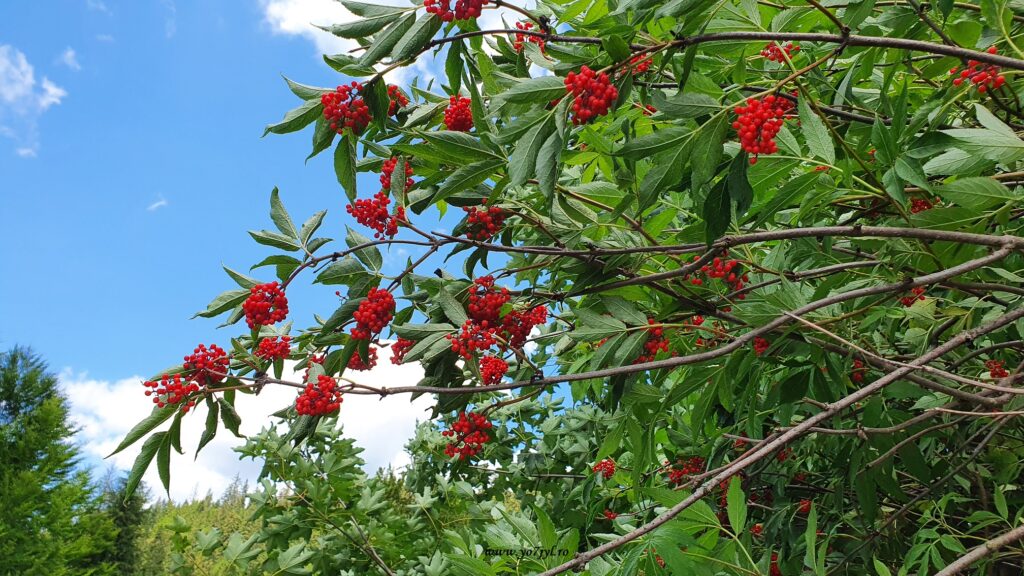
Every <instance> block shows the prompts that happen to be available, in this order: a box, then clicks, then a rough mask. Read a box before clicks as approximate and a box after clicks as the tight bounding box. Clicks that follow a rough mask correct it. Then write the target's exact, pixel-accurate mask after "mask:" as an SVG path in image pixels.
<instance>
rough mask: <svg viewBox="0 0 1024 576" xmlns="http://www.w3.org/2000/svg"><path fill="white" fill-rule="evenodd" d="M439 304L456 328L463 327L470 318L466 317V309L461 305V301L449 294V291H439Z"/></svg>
mask: <svg viewBox="0 0 1024 576" xmlns="http://www.w3.org/2000/svg"><path fill="white" fill-rule="evenodd" d="M436 298H437V303H438V305H440V306H441V310H443V311H444V315H445V316H447V317H448V319H449V320H451V321H452V323H453V324H455V325H456V326H462V325H463V324H464V323H465V322H466V320H469V316H467V315H466V309H465V308H463V307H462V304H459V301H458V300H456V299H455V297H454V296H452V295H451V293H450V292H448V290H447V289H445V288H443V287H442V288H441V289H440V290H438V291H437V296H436Z"/></svg>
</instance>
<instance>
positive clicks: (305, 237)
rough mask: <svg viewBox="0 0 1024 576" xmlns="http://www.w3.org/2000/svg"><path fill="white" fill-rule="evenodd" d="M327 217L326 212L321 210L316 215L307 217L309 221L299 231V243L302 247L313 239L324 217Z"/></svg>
mask: <svg viewBox="0 0 1024 576" xmlns="http://www.w3.org/2000/svg"><path fill="white" fill-rule="evenodd" d="M326 215H327V210H321V211H319V212H317V213H316V214H313V215H312V216H310V217H309V220H306V222H305V223H304V224H303V225H302V228H301V229H299V242H301V243H302V245H303V246H305V245H306V244H308V243H309V239H310V238H312V237H313V234H315V233H316V231H317V230H319V229H320V225H321V224H323V221H324V216H326Z"/></svg>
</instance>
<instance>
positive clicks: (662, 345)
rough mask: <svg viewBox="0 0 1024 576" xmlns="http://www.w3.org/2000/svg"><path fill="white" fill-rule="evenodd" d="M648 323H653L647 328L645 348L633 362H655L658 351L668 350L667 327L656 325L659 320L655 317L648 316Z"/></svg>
mask: <svg viewBox="0 0 1024 576" xmlns="http://www.w3.org/2000/svg"><path fill="white" fill-rule="evenodd" d="M647 324H649V325H651V327H650V328H648V329H647V341H646V342H644V350H643V352H641V353H640V355H639V356H637V357H636V360H634V361H633V364H643V363H644V362H653V361H654V357H655V356H657V355H658V352H668V338H665V329H664V328H662V327H661V326H655V324H657V322H655V321H654V318H648V319H647Z"/></svg>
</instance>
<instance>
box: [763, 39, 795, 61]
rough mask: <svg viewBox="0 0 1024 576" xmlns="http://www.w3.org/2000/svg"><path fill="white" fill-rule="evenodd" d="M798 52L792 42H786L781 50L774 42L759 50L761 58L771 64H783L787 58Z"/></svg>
mask: <svg viewBox="0 0 1024 576" xmlns="http://www.w3.org/2000/svg"><path fill="white" fill-rule="evenodd" d="M799 50H800V47H799V46H796V45H794V44H793V43H792V42H786V45H785V46H783V47H781V48H780V47H779V45H778V44H776V43H775V42H771V43H769V44H768V45H767V46H765V47H764V49H762V50H761V56H764V57H765V58H766V59H768V60H769V61H771V62H785V61H786V58H787V57H789V56H790V55H791V54H792V53H793V52H797V51H799ZM783 53H785V56H783Z"/></svg>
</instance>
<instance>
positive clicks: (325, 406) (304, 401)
mask: <svg viewBox="0 0 1024 576" xmlns="http://www.w3.org/2000/svg"><path fill="white" fill-rule="evenodd" d="M341 400H342V399H341V392H340V391H339V390H338V383H337V382H336V381H335V380H334V378H331V377H330V376H325V375H323V374H321V375H320V376H318V377H317V381H316V382H310V383H309V384H306V388H305V389H304V390H303V391H302V393H301V394H299V397H298V398H296V399H295V411H296V412H298V413H299V414H300V415H304V416H323V415H325V414H330V413H331V412H335V411H337V410H338V408H339V407H341Z"/></svg>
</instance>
